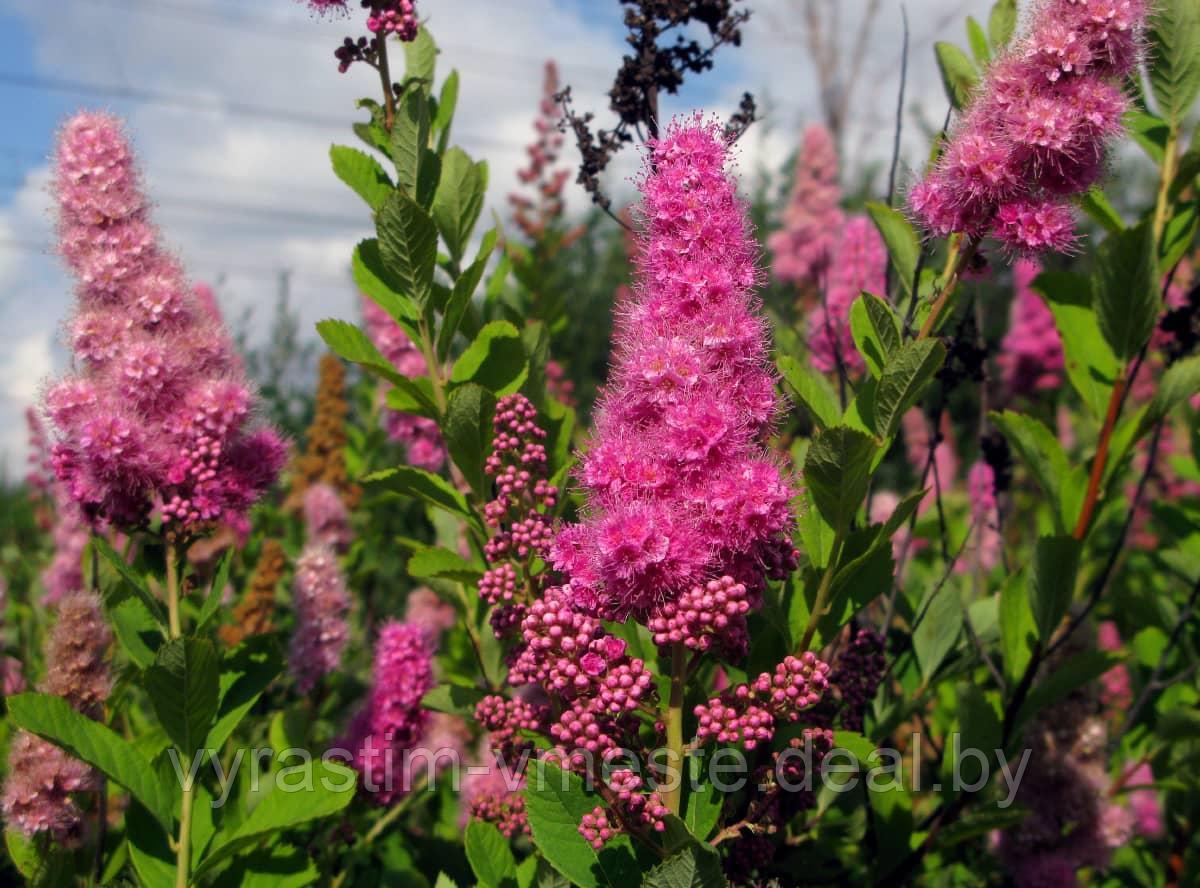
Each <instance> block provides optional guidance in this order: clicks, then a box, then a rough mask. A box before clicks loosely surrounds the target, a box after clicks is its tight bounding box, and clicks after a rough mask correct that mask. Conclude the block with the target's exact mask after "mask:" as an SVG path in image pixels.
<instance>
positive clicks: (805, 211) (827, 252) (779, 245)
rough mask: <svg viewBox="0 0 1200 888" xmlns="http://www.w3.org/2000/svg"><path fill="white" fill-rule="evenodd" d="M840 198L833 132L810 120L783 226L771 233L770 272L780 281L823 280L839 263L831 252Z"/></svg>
mask: <svg viewBox="0 0 1200 888" xmlns="http://www.w3.org/2000/svg"><path fill="white" fill-rule="evenodd" d="M841 198H842V190H841V187H840V186H839V185H838V157H837V146H835V145H834V142H833V135H832V134H831V133H830V132H829V130H828V129H826V128H825V127H824V126H822V125H821V124H812V125H811V126H809V127H808V128H807V129H806V130H805V131H804V137H803V140H802V142H801V145H800V150H799V151H798V152H797V154H796V171H795V177H794V179H793V182H792V193H791V197H790V198H789V200H788V205H787V207H786V209H784V211H783V218H782V219H781V220H780V221H781V223H782V224H781V227H780V229H779V230H778V231H776V232H774V233H773V234H772V235H771V236H770V237H769V238H767V247H768V248H769V249H770V250H771V254H772V257H773V264H772V271H774V272H775V276H776V277H777V278H779V280H781V281H789V282H793V283H796V284H799V285H802V286H803V285H807V286H817V287H819V286H822V285H824V283H825V273H826V271H828V270H829V269H830V266H831V265H833V266H835V267H836V263H835V262H834V258H833V257H834V254H835V253H836V252H837V245H838V233H839V232H840V231H841V228H842V211H841V208H840V207H839V206H838V204H839V202H840V201H841ZM856 295H857V294H856Z"/></svg>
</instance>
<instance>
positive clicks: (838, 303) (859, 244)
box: [808, 216, 887, 374]
mask: <svg viewBox="0 0 1200 888" xmlns="http://www.w3.org/2000/svg"><path fill="white" fill-rule="evenodd" d="M835 256H836V258H835V261H834V263H833V265H832V266H831V267H830V269H829V274H828V276H827V281H828V284H827V285H826V287H825V290H824V294H823V296H822V304H821V305H820V306H818V307H817V308H816V309H815V310H814V311H813V312H812V314H811V315H809V320H808V350H809V354H810V355H811V358H812V364H813V367H815V368H816V369H818V370H820V371H821V372H822V373H836V372H838V368H839V367H840V368H841V369H842V370H843V371H845V372H847V373H851V374H857V373H861V372H862V371H863V370H864V369H865V367H866V364H865V363H864V362H863V358H862V355H860V354H859V353H858V349H857V348H856V347H855V345H854V336H853V334H852V333H851V332H850V307H851V306H852V305H853V304H854V300H855V299H857V298H858V294H859V293H861V292H862V291H863V290H866V291H868V292H870V293H875V294H876V295H879V294H881V293H883V292H884V290H885V286H884V285H885V283H886V279H885V277H884V275H885V273H886V271H887V250H886V248H885V247H884V245H883V238H881V237H880V236H879V232H878V230H876V228H875V224H874V223H873V222H872V221H871V220H870V219H868V218H867V217H866V216H854V217H852V218H851V219H850V220H849V221H847V222H846V224H845V226H843V228H842V229H841V231H840V232H839V236H838V243H837V248H836V254H835Z"/></svg>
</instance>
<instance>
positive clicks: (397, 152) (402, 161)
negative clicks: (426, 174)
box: [385, 89, 429, 298]
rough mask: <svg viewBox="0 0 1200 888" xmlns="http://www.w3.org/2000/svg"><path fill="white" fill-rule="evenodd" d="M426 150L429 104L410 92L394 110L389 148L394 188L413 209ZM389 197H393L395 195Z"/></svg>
mask: <svg viewBox="0 0 1200 888" xmlns="http://www.w3.org/2000/svg"><path fill="white" fill-rule="evenodd" d="M428 147H429V102H428V101H426V98H425V93H424V92H423V91H421V90H419V89H414V90H410V91H408V92H406V93H405V94H404V96H403V97H402V98H401V99H400V102H399V107H397V108H396V119H395V122H394V124H393V126H392V139H391V146H390V149H391V155H392V162H393V163H394V164H395V165H396V185H397V186H398V187H399V189H400V193H401V194H403V196H404V197H406V198H408V200H409V202H410V203H412V204H413V206H417V201H418V200H419V196H418V194H417V183H418V182H419V181H420V177H421V162H422V160H423V159H424V156H425V152H426V150H427V149H428ZM392 197H393V198H394V197H395V193H393V195H392ZM385 206H386V204H385ZM414 298H415V294H414Z"/></svg>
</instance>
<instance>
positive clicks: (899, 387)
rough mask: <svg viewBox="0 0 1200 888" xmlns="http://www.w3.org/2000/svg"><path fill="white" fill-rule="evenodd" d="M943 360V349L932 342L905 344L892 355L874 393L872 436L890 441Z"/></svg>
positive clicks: (944, 351) (944, 353)
mask: <svg viewBox="0 0 1200 888" xmlns="http://www.w3.org/2000/svg"><path fill="white" fill-rule="evenodd" d="M945 360H946V347H945V346H944V345H942V344H941V343H940V342H938V341H937V340H934V339H923V340H918V341H915V342H907V343H905V344H904V345H902V346H901V347H900V348H899V349H897V350H896V351H895V353H893V354H892V356H891V358H890V359H889V360H888V362H887V366H886V367H885V368H884V370H883V374H882V375H881V376H880V377H879V388H878V389H877V390H876V392H875V433H876V434H877V435H879V436H880V437H881V438H890V437H891V436H892V435H894V434H895V433H896V430H897V429H898V428H899V427H900V420H901V419H902V418H903V416H904V414H905V413H907V412H908V409H909V408H910V407H912V406H913V405H914V404H916V403H917V401H918V400H919V399H920V397H921V394H922V393H923V392H924V390H925V387H926V385H928V384H929V381H930V380H932V379H933V377H934V374H936V373H937V372H938V370H940V369H941V367H942V363H943V362H944V361H945Z"/></svg>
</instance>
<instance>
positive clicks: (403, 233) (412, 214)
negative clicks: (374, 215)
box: [375, 191, 437, 306]
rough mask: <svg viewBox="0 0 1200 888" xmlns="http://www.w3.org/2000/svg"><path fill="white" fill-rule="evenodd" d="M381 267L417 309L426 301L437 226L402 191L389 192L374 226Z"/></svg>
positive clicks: (431, 276)
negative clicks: (382, 265) (390, 275)
mask: <svg viewBox="0 0 1200 888" xmlns="http://www.w3.org/2000/svg"><path fill="white" fill-rule="evenodd" d="M375 230H376V233H377V234H378V236H379V253H380V255H381V256H382V257H383V262H384V267H385V268H387V270H388V271H389V272H390V273H391V274H392V275H394V276H395V278H396V281H397V282H398V283H399V284H400V287H401V292H402V293H403V294H404V295H406V296H408V297H409V298H410V299H412V300H413V302H415V303H416V304H417V305H418V306H424V305H425V304H426V302H428V300H429V294H430V292H431V290H432V286H433V268H434V263H435V261H436V260H437V226H436V225H435V224H434V222H433V218H432V217H431V216H430V215H429V214H428V213H426V212H425V210H423V209H421V207H419V206H418V205H417V204H416V202H415V201H413V199H412V198H411V197H409V196H408V195H407V194H406V193H404V192H403V191H394V192H392V195H391V197H389V198H388V199H387V201H386V202H385V203H384V205H383V208H382V209H381V210H380V211H379V215H378V219H377V220H376V223H375Z"/></svg>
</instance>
